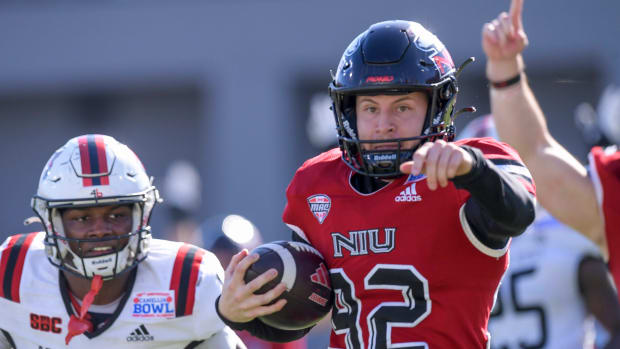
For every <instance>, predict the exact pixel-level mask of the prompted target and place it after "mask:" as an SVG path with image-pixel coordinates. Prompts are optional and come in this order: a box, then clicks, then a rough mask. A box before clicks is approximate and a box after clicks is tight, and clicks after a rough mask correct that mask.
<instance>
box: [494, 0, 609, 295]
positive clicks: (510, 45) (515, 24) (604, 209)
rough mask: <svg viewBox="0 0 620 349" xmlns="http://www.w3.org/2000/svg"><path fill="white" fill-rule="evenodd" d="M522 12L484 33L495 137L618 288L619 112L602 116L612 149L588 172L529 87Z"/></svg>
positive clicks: (517, 9) (514, 8)
mask: <svg viewBox="0 0 620 349" xmlns="http://www.w3.org/2000/svg"><path fill="white" fill-rule="evenodd" d="M522 11H523V0H512V4H511V7H510V12H509V13H505V12H504V13H502V14H500V15H499V16H498V17H497V19H495V20H493V21H491V22H490V23H487V24H486V25H485V26H484V28H483V32H482V46H483V49H484V51H485V53H486V55H487V68H486V74H487V78H488V79H489V80H490V81H491V82H492V83H491V89H490V96H491V111H492V114H493V117H494V120H495V125H496V127H497V131H498V134H499V136H500V138H501V139H503V140H505V141H506V142H508V143H510V144H512V145H513V146H514V147H515V148H516V149H517V150H519V152H520V154H521V155H522V157H523V159H524V161H525V163H526V164H527V166H528V167H529V168H530V169H531V171H532V174H533V176H534V178H535V179H536V181H537V182H538V183H539V185H540V187H539V188H540V192H539V194H540V195H539V198H540V202H541V204H542V206H543V207H545V208H546V209H547V210H548V211H549V212H550V213H551V214H552V215H553V216H554V217H556V218H557V219H558V220H560V221H561V222H563V223H565V224H567V225H569V226H571V227H572V228H574V229H575V230H577V231H579V232H581V233H582V234H584V235H585V236H586V237H589V238H590V239H592V240H593V241H595V242H599V243H600V242H602V243H601V245H602V247H603V250H604V251H607V252H608V255H609V267H610V271H611V273H612V275H613V277H614V281H615V283H616V285H617V286H620V200H618V195H619V193H620V151H618V145H620V107H616V109H615V110H610V113H609V114H606V115H602V116H603V117H602V118H601V121H602V128H603V132H604V133H605V135H606V136H607V138H608V139H609V141H610V143H612V144H615V145H612V146H609V147H606V148H602V147H593V148H592V149H591V151H590V154H589V159H590V171H589V173H588V171H587V170H586V168H585V167H584V166H583V165H582V164H581V163H579V161H578V160H577V159H575V158H574V157H573V156H572V155H571V154H570V153H569V152H568V151H567V150H566V149H565V148H564V147H563V146H562V145H560V144H559V143H558V142H557V141H556V140H555V139H554V138H553V136H552V135H551V134H550V132H549V130H548V128H547V123H546V121H545V116H544V114H543V112H542V110H541V108H540V106H539V105H538V102H537V100H536V97H535V96H534V93H533V92H532V90H531V88H530V87H529V85H528V83H527V78H526V75H525V72H524V63H523V57H522V55H521V52H522V51H523V49H524V48H525V47H526V46H527V43H528V40H527V35H526V33H525V31H524V28H523V23H522ZM502 82H503V83H502ZM506 82H509V83H506Z"/></svg>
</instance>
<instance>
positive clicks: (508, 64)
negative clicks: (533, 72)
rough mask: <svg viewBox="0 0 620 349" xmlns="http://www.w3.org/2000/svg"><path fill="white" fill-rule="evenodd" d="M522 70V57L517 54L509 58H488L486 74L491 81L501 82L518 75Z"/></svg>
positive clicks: (523, 67) (523, 68)
mask: <svg viewBox="0 0 620 349" xmlns="http://www.w3.org/2000/svg"><path fill="white" fill-rule="evenodd" d="M524 70H525V64H524V63H523V57H522V56H521V55H520V54H519V55H516V56H515V57H514V58H511V59H501V60H488V61H487V67H486V75H487V79H488V80H489V81H491V82H502V81H508V80H510V79H513V78H515V77H516V76H519V74H521V73H522V72H523V71H524Z"/></svg>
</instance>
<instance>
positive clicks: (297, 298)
mask: <svg viewBox="0 0 620 349" xmlns="http://www.w3.org/2000/svg"><path fill="white" fill-rule="evenodd" d="M252 253H257V254H258V255H259V256H260V258H259V259H258V260H257V261H256V262H255V263H254V264H252V265H251V266H250V267H249V268H248V270H247V272H246V274H245V277H244V280H245V282H246V283H247V282H250V281H252V280H253V279H254V278H256V277H257V276H259V275H260V274H262V273H264V272H266V271H267V270H269V269H271V268H275V269H276V270H277V271H278V276H276V277H275V278H274V279H273V280H271V281H269V282H268V283H267V284H265V285H264V286H263V287H261V288H260V289H258V290H257V291H256V292H255V293H256V294H263V293H265V292H267V291H269V290H270V289H272V288H274V287H275V286H276V285H278V284H279V283H280V282H284V283H285V284H286V291H284V293H282V295H280V297H278V298H277V299H275V300H274V301H273V302H276V301H277V300H279V299H281V298H284V299H286V300H287V303H286V305H285V306H284V308H282V310H280V311H278V312H275V313H273V314H269V315H265V316H261V317H260V318H259V319H260V320H261V321H262V322H264V323H265V324H267V325H269V326H272V327H275V328H279V329H283V330H299V329H303V328H308V327H310V326H312V325H314V324H316V323H317V322H319V320H321V319H322V318H323V317H324V316H325V315H327V313H328V312H329V310H330V309H331V306H332V300H333V298H332V288H331V284H330V281H329V272H328V271H327V267H326V266H325V261H324V260H323V256H321V254H320V253H319V251H317V250H316V249H315V248H314V247H312V246H310V245H308V244H305V243H301V242H293V241H274V242H270V243H266V244H263V245H260V246H258V247H256V248H255V249H254V250H253V251H252Z"/></svg>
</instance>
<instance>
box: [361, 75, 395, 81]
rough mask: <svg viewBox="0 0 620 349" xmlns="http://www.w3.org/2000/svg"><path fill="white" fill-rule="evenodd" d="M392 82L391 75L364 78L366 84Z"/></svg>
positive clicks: (392, 77)
mask: <svg viewBox="0 0 620 349" xmlns="http://www.w3.org/2000/svg"><path fill="white" fill-rule="evenodd" d="M392 81H394V76H393V75H383V76H369V77H367V78H366V82H375V83H386V82H392Z"/></svg>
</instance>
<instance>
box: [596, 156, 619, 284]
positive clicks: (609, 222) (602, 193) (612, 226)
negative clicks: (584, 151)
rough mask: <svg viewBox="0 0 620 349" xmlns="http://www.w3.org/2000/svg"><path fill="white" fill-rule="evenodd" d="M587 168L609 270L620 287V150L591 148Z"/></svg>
mask: <svg viewBox="0 0 620 349" xmlns="http://www.w3.org/2000/svg"><path fill="white" fill-rule="evenodd" d="M590 170H591V171H592V180H593V183H594V187H595V189H596V194H597V197H598V200H599V205H600V206H601V209H602V211H603V216H604V217H605V236H606V239H607V248H608V250H609V269H610V271H611V274H612V275H613V277H614V281H615V283H616V287H618V288H620V200H619V199H618V196H619V195H620V151H618V148H617V147H608V148H607V149H602V148H601V147H594V148H592V151H591V152H590Z"/></svg>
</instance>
